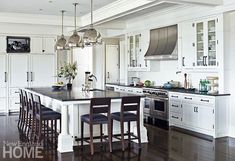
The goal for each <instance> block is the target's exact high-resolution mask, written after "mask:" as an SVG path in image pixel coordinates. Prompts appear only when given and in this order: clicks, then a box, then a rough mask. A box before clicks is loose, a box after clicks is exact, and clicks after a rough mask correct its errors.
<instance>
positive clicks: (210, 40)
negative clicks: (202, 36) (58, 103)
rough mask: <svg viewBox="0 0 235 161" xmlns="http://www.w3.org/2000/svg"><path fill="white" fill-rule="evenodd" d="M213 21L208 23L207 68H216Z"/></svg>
mask: <svg viewBox="0 0 235 161" xmlns="http://www.w3.org/2000/svg"><path fill="white" fill-rule="evenodd" d="M215 27H216V26H215V20H211V21H208V66H216V32H215Z"/></svg>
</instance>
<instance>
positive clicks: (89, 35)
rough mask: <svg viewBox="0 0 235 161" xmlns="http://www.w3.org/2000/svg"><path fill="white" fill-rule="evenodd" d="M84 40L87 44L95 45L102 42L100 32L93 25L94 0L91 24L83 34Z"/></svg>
mask: <svg viewBox="0 0 235 161" xmlns="http://www.w3.org/2000/svg"><path fill="white" fill-rule="evenodd" d="M83 41H84V43H85V45H95V44H101V43H102V39H101V35H100V33H99V32H98V31H96V29H94V26H93V0H91V25H90V28H88V29H86V31H85V33H84V35H83Z"/></svg>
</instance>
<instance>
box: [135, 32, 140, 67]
mask: <svg viewBox="0 0 235 161" xmlns="http://www.w3.org/2000/svg"><path fill="white" fill-rule="evenodd" d="M139 56H140V35H139V34H138V35H135V60H136V62H135V63H136V66H137V67H139V66H140V65H139V64H138V62H137V60H138V58H139Z"/></svg>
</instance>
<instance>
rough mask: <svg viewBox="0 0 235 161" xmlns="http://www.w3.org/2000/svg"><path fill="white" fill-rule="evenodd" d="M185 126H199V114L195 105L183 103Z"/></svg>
mask: <svg viewBox="0 0 235 161" xmlns="http://www.w3.org/2000/svg"><path fill="white" fill-rule="evenodd" d="M182 106H183V124H184V125H185V126H188V127H197V126H198V112H197V109H196V107H195V106H194V105H193V104H189V103H183V104H182Z"/></svg>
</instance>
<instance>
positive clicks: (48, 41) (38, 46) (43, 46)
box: [31, 36, 56, 54]
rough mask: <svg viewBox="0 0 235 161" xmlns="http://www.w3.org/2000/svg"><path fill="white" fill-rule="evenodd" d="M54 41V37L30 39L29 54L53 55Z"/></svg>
mask: <svg viewBox="0 0 235 161" xmlns="http://www.w3.org/2000/svg"><path fill="white" fill-rule="evenodd" d="M55 43H56V39H55V38H54V37H39V36H38V37H31V53H36V54H39V53H46V54H53V53H54V52H55V48H54V46H55Z"/></svg>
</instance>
